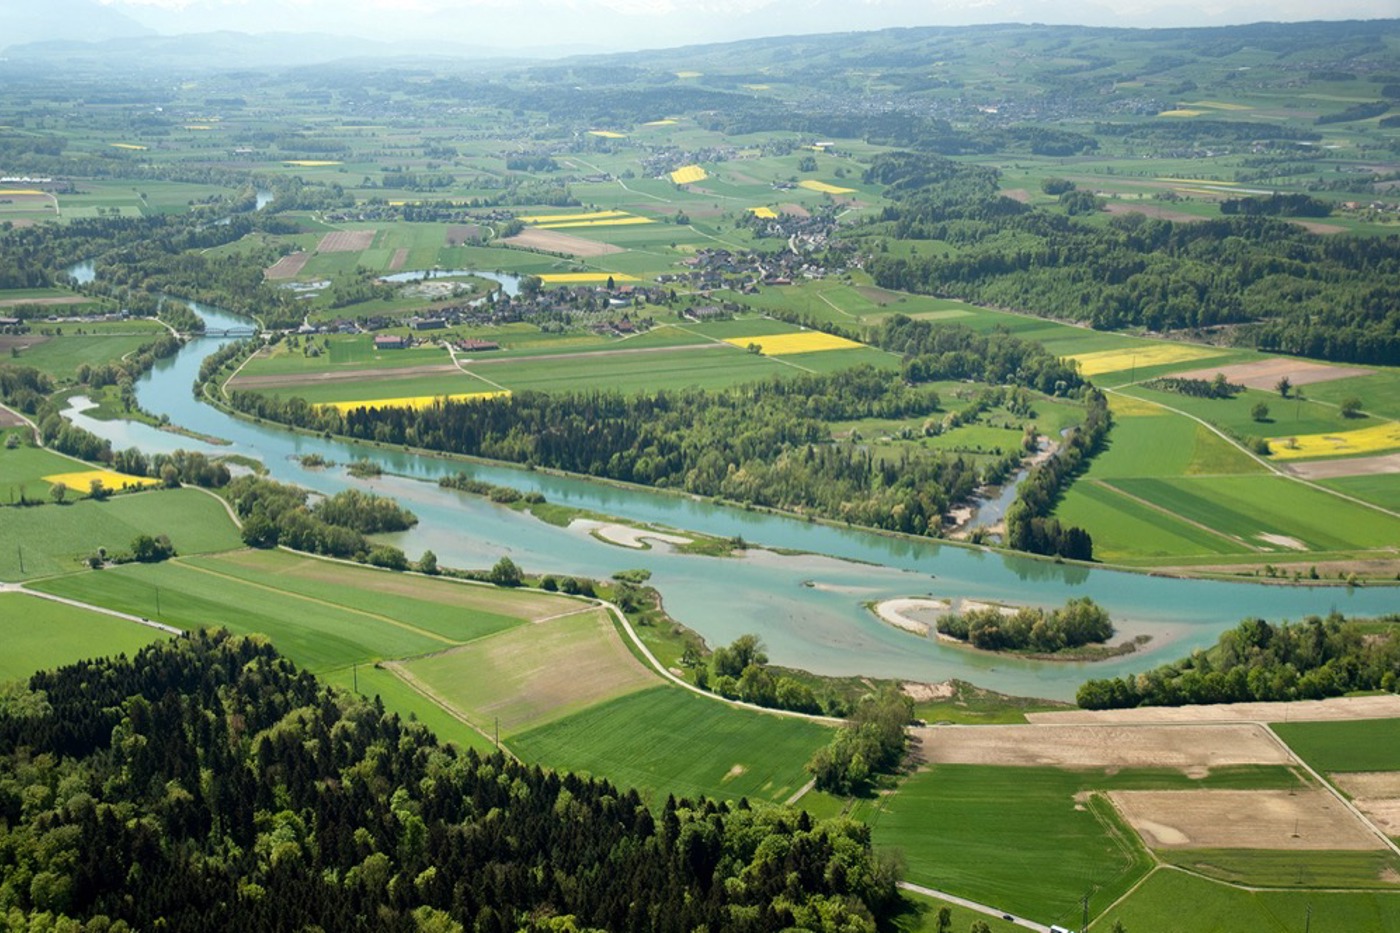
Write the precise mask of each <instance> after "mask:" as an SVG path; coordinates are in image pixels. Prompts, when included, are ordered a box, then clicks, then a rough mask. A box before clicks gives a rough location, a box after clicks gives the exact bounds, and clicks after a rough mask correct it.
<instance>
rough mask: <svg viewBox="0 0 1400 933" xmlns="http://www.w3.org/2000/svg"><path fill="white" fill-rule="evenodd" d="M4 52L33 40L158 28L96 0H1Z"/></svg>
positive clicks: (84, 38) (93, 37)
mask: <svg viewBox="0 0 1400 933" xmlns="http://www.w3.org/2000/svg"><path fill="white" fill-rule="evenodd" d="M0 22H3V23H4V26H3V29H0V52H6V51H8V49H9V48H12V47H14V46H17V45H23V44H26V43H30V42H46V41H50V40H55V39H62V40H66V41H70V42H101V41H103V40H105V39H120V38H127V37H131V36H146V35H152V34H153V33H154V30H153V29H151V28H150V27H149V26H143V25H142V24H140V23H138V22H137V21H136V20H134V19H132V18H131V17H129V16H127V15H125V14H124V13H121V12H119V11H118V10H116V9H115V8H114V7H110V6H103V5H102V4H100V3H98V2H96V0H42V2H39V3H34V2H26V0H7V2H5V3H3V4H0Z"/></svg>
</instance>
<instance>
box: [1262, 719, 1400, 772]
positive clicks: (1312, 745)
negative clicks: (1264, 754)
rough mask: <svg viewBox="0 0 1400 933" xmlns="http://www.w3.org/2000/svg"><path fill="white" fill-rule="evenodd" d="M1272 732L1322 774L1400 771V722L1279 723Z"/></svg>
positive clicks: (1273, 727)
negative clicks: (1325, 772) (1326, 772)
mask: <svg viewBox="0 0 1400 933" xmlns="http://www.w3.org/2000/svg"><path fill="white" fill-rule="evenodd" d="M1270 728H1272V729H1273V730H1274V731H1275V732H1277V733H1278V735H1279V737H1280V738H1281V739H1283V740H1284V741H1285V742H1287V743H1288V747H1289V748H1291V749H1293V751H1294V752H1295V753H1296V754H1297V755H1298V756H1299V757H1300V758H1302V759H1303V760H1304V761H1306V762H1307V763H1308V764H1310V765H1312V766H1313V767H1314V768H1316V769H1317V770H1319V771H1400V719H1368V720H1361V721H1357V722H1278V723H1274V724H1273V725H1272V726H1271V727H1270Z"/></svg>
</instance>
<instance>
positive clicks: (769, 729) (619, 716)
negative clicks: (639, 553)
mask: <svg viewBox="0 0 1400 933" xmlns="http://www.w3.org/2000/svg"><path fill="white" fill-rule="evenodd" d="M830 735H831V733H830V730H829V728H827V727H825V726H822V725H818V724H817V723H813V722H808V721H804V720H798V719H792V718H786V717H781V716H776V715H773V714H769V713H759V712H754V711H752V710H745V709H739V708H735V707H731V706H728V705H726V704H724V703H719V702H716V701H715V700H713V699H709V698H706V697H702V696H698V695H696V694H694V693H691V692H690V691H688V690H683V689H680V688H677V687H671V686H658V687H655V688H653V689H650V690H643V691H640V692H637V693H632V694H629V695H627V696H624V697H620V698H618V699H615V700H611V701H609V702H607V703H604V704H601V705H599V706H595V707H593V708H591V709H588V710H585V711H583V712H580V713H576V714H574V715H572V716H569V717H566V718H564V719H561V720H558V721H556V722H553V723H550V724H548V725H545V726H542V727H540V728H537V729H532V730H530V731H528V732H524V733H522V734H520V735H517V736H516V737H515V738H514V739H513V740H512V742H511V748H512V749H513V750H514V751H515V752H516V754H518V755H519V756H520V757H521V758H523V759H525V760H526V761H532V762H540V763H547V764H549V765H550V766H551V767H556V768H564V769H567V770H570V771H580V772H586V773H589V774H592V775H594V776H596V777H606V778H608V779H609V780H611V781H613V782H615V783H616V784H618V785H619V786H621V787H636V788H638V789H640V790H642V791H643V792H644V796H645V797H646V799H648V801H649V802H650V803H651V804H653V805H654V806H659V805H660V804H661V803H662V802H664V800H665V797H666V795H667V794H670V793H673V794H676V795H677V796H681V795H685V796H689V797H692V798H693V797H696V796H698V795H701V794H708V795H710V796H716V797H723V798H727V799H731V800H732V799H737V798H739V797H748V798H749V799H751V800H763V801H769V802H779V803H780V802H782V801H784V800H786V799H788V797H790V796H791V795H792V794H794V793H795V792H796V791H797V790H798V789H799V788H801V787H802V785H803V784H805V783H806V782H807V780H808V776H807V773H806V771H805V770H804V769H803V765H805V764H806V762H807V760H808V759H809V758H811V756H812V753H813V752H815V751H816V749H817V747H818V746H820V745H822V744H825V743H826V742H827V741H828V740H829V739H830Z"/></svg>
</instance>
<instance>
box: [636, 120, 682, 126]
mask: <svg viewBox="0 0 1400 933" xmlns="http://www.w3.org/2000/svg"><path fill="white" fill-rule="evenodd" d="M675 125H676V121H675V120H669V119H668V120H651V121H648V122H646V123H643V124H642V126H675Z"/></svg>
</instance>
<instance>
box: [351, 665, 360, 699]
mask: <svg viewBox="0 0 1400 933" xmlns="http://www.w3.org/2000/svg"><path fill="white" fill-rule="evenodd" d="M350 683H351V684H352V685H353V689H354V691H355V692H356V693H359V692H360V665H358V664H352V665H350Z"/></svg>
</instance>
